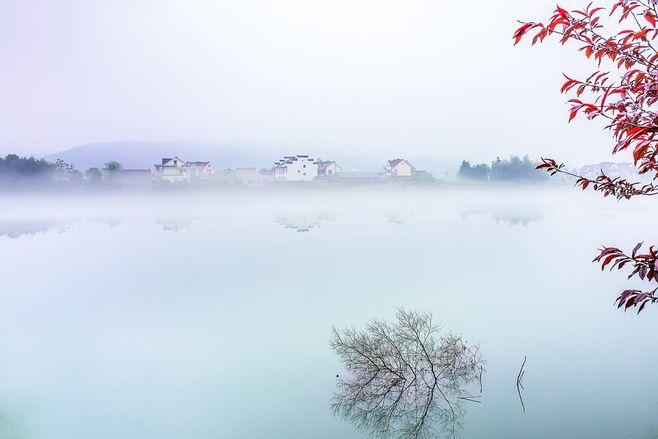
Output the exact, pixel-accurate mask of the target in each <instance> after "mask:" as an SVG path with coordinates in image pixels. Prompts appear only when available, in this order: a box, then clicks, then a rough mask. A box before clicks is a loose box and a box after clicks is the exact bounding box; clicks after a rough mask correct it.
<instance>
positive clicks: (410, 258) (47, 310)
mask: <svg viewBox="0 0 658 439" xmlns="http://www.w3.org/2000/svg"><path fill="white" fill-rule="evenodd" d="M0 201H1V203H2V211H1V212H0V267H1V271H0V272H1V273H2V284H1V285H2V287H1V288H0V438H3V439H7V438H12V439H19V438H20V439H23V438H25V439H88V438H94V439H101V438H108V439H110V438H111V439H117V438H122V439H126V438H135V439H144V438H158V439H161V438H177V439H178V438H365V437H370V436H369V435H368V433H366V432H363V431H359V430H357V429H356V428H355V426H354V425H353V424H351V423H350V422H349V421H348V420H345V419H343V418H341V417H335V416H332V414H331V411H330V408H329V401H330V399H331V397H332V394H333V392H334V391H335V389H336V375H339V374H341V373H342V372H343V367H342V365H341V364H340V362H339V360H338V357H337V356H336V354H335V353H334V352H333V351H332V349H331V348H330V346H329V339H330V337H331V328H332V326H334V325H335V326H336V327H337V328H345V327H350V326H354V327H356V328H363V327H364V326H365V324H366V323H367V322H368V321H369V320H371V319H373V318H379V319H385V320H392V319H393V318H394V317H395V314H396V310H397V309H398V308H399V307H404V308H405V309H410V310H418V311H430V312H432V314H433V315H434V318H435V319H436V320H438V321H440V322H441V325H442V326H443V328H445V329H446V330H449V331H453V332H455V333H458V334H462V335H463V336H464V338H465V339H467V340H468V341H469V342H471V343H475V344H479V345H480V351H481V353H482V357H483V359H484V360H485V361H486V366H485V372H484V375H483V392H482V397H481V403H472V404H471V403H467V404H465V405H464V408H465V411H466V412H465V415H464V417H463V421H462V425H461V427H460V428H459V431H458V437H462V438H512V437H518V438H556V437H577V438H656V437H658V379H657V378H656V377H655V376H654V373H655V370H654V368H655V365H656V364H658V349H656V342H655V341H654V340H653V336H654V334H655V333H656V329H657V328H658V316H657V315H656V313H657V312H658V309H655V308H648V309H647V310H645V312H644V313H643V314H642V315H640V316H637V315H635V313H633V312H628V313H623V312H621V311H619V310H617V309H616V308H615V307H614V306H613V301H614V299H615V298H616V295H617V294H618V293H619V292H620V291H621V290H622V289H626V288H628V287H630V286H638V285H641V284H639V283H638V282H637V281H627V280H626V277H625V275H624V273H622V272H620V273H616V272H615V273H610V272H608V271H606V272H601V270H600V268H598V267H597V266H596V265H595V264H593V263H591V260H592V259H593V257H594V256H595V254H596V250H597V249H598V248H599V247H601V245H603V244H607V245H615V246H622V248H628V249H631V248H632V247H633V246H634V244H635V243H637V242H639V241H642V240H645V239H652V238H655V234H654V235H653V236H647V232H646V231H647V230H649V228H650V227H651V228H655V218H657V214H658V206H657V205H656V204H655V203H652V202H651V200H648V201H647V200H632V201H631V202H617V201H615V200H610V199H606V200H602V199H601V198H600V197H599V196H598V195H597V194H590V193H582V192H579V191H576V190H573V189H571V188H569V187H567V188H550V189H543V188H524V189H512V188H504V189H493V188H475V187H474V188H452V189H450V188H445V189H411V188H406V189H405V188H399V189H390V190H387V189H376V188H374V189H373V188H370V189H367V188H355V189H352V190H347V189H330V188H328V189H322V190H304V189H303V188H300V189H295V190H293V189H291V190H279V191H274V190H270V191H267V190H244V191H234V192H228V191H218V192H192V193H183V192H179V191H174V192H171V193H154V194H120V193H114V194H96V195H92V194H87V195H76V196H74V195H68V196H54V195H52V194H51V195H37V194H33V195H26V194H23V195H7V194H5V195H2V196H0ZM524 357H527V363H526V365H525V374H524V378H523V385H524V388H525V390H523V394H522V395H523V400H524V404H525V408H526V411H525V413H524V411H523V408H522V406H521V403H520V400H519V395H518V392H517V385H516V379H517V375H518V373H519V370H520V367H521V363H522V361H523V359H524Z"/></svg>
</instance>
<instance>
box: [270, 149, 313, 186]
mask: <svg viewBox="0 0 658 439" xmlns="http://www.w3.org/2000/svg"><path fill="white" fill-rule="evenodd" d="M317 176H318V162H317V161H315V160H313V159H312V158H310V157H309V156H307V155H299V154H298V155H295V156H287V157H284V158H282V159H281V160H279V161H277V162H276V163H274V180H275V181H313V180H315V177H317Z"/></svg>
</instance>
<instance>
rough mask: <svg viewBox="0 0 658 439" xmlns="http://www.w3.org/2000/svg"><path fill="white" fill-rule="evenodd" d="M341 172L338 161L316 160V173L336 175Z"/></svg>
mask: <svg viewBox="0 0 658 439" xmlns="http://www.w3.org/2000/svg"><path fill="white" fill-rule="evenodd" d="M341 172H343V168H341V167H340V166H339V165H338V163H336V162H334V161H326V162H324V161H322V160H318V175H336V174H340V173H341Z"/></svg>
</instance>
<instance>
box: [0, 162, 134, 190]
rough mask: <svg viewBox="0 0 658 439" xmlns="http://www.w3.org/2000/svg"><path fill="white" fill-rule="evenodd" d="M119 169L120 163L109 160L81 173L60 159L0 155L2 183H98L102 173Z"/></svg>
mask: <svg viewBox="0 0 658 439" xmlns="http://www.w3.org/2000/svg"><path fill="white" fill-rule="evenodd" d="M121 169H123V166H122V165H121V163H119V162H116V161H111V162H108V163H106V164H105V165H104V167H103V168H100V169H99V168H96V167H92V168H89V169H87V170H86V171H85V172H84V173H83V172H81V171H79V170H77V169H76V168H75V167H74V166H73V165H71V164H70V163H67V162H65V161H64V160H61V159H58V160H57V161H56V162H55V163H52V162H49V161H47V160H44V159H35V158H34V157H20V156H18V155H17V154H8V155H6V156H5V157H0V182H2V183H3V184H4V185H8V184H21V183H47V182H53V181H60V182H73V183H76V182H83V181H86V182H88V183H100V182H101V180H102V177H103V174H104V173H112V172H117V171H120V170H121Z"/></svg>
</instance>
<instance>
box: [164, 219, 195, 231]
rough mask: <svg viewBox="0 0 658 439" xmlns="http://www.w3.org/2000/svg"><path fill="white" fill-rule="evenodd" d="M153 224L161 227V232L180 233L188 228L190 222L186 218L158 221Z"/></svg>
mask: <svg viewBox="0 0 658 439" xmlns="http://www.w3.org/2000/svg"><path fill="white" fill-rule="evenodd" d="M155 224H156V225H158V226H160V227H162V231H163V232H180V231H181V230H183V229H187V228H189V227H190V224H192V220H191V219H188V218H176V219H159V220H157V221H156V222H155Z"/></svg>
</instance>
